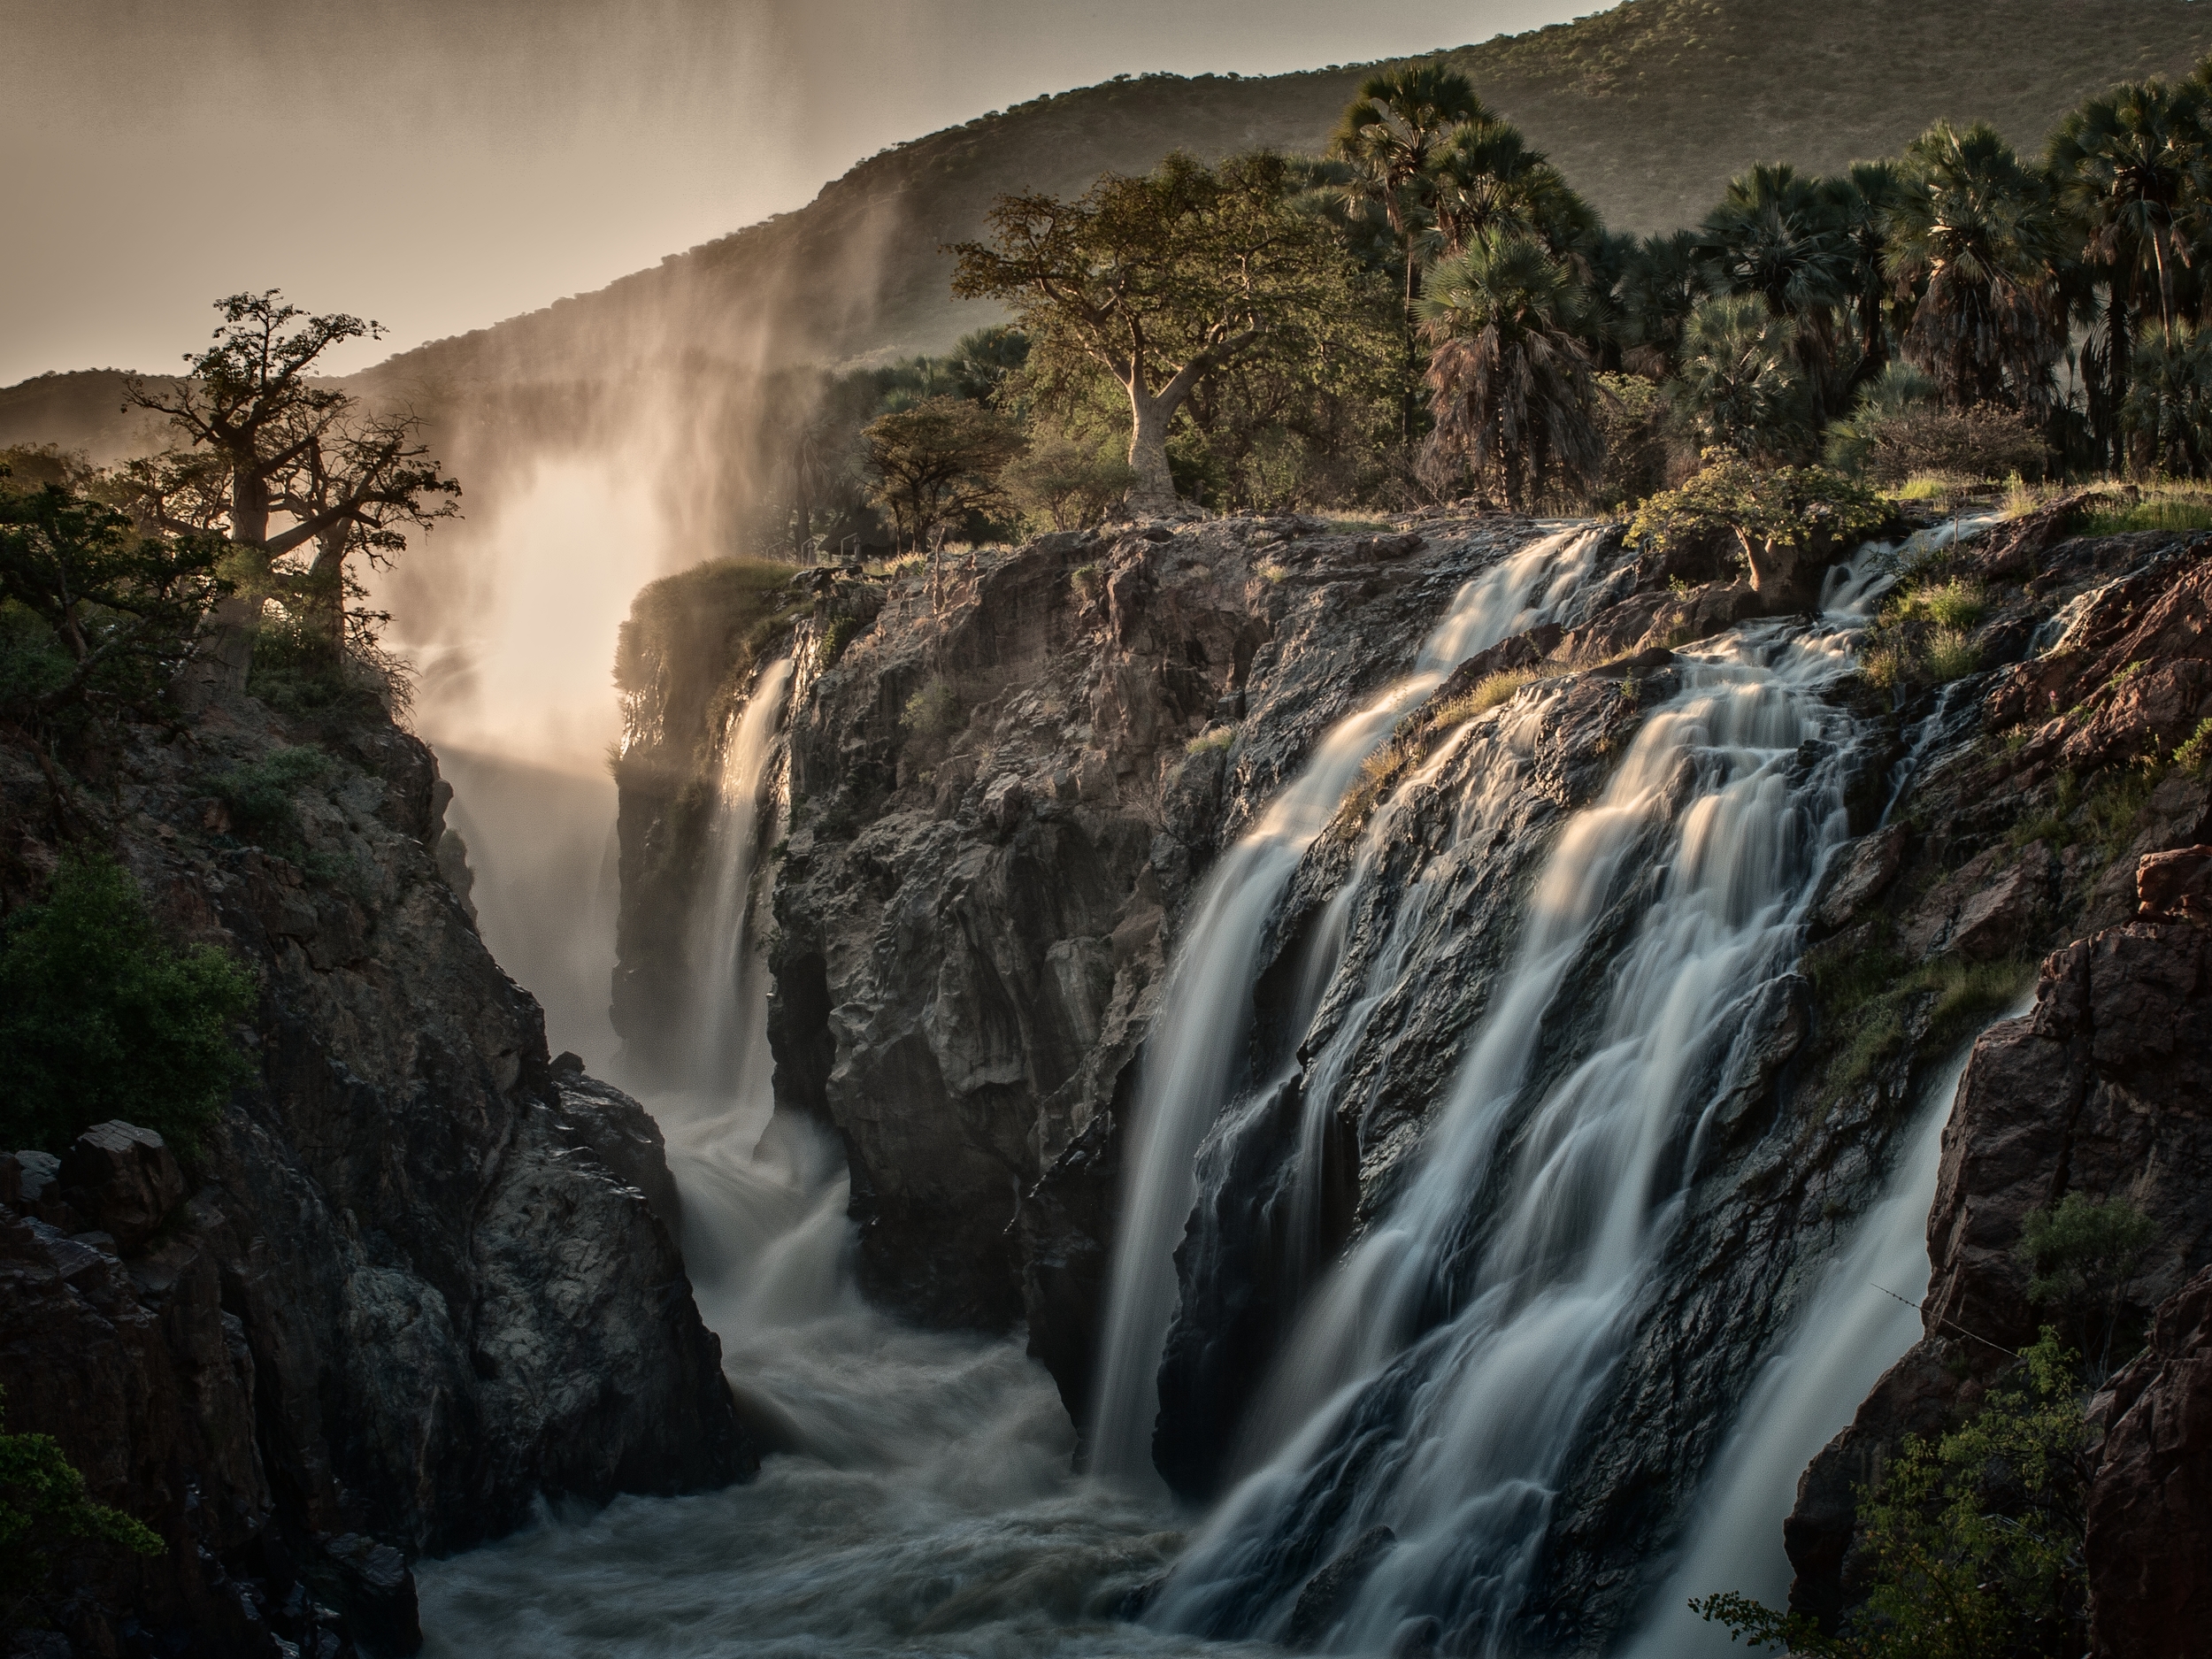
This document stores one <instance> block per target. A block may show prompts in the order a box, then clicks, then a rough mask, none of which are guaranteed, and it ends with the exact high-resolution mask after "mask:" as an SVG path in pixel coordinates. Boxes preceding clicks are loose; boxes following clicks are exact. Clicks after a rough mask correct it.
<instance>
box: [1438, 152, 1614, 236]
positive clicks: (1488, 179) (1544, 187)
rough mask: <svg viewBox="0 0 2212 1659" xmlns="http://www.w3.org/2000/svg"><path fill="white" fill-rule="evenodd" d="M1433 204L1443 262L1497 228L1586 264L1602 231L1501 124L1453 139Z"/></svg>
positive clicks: (1543, 162) (1556, 174)
mask: <svg viewBox="0 0 2212 1659" xmlns="http://www.w3.org/2000/svg"><path fill="white" fill-rule="evenodd" d="M1432 213H1433V217H1434V219H1435V221H1436V228H1435V233H1434V234H1435V241H1436V243H1437V248H1438V252H1439V253H1440V256H1441V257H1445V258H1450V257H1455V256H1456V255H1458V254H1460V253H1462V252H1463V251H1464V250H1466V249H1467V247H1468V246H1469V245H1470V244H1471V243H1472V242H1474V241H1475V239H1476V238H1477V237H1479V236H1480V235H1481V234H1483V232H1485V231H1486V230H1488V229H1490V228H1491V227H1499V228H1501V229H1504V230H1509V231H1511V232H1513V233H1515V234H1518V235H1523V236H1532V237H1534V238H1535V239H1536V240H1537V241H1539V242H1542V243H1543V244H1544V245H1545V246H1546V247H1548V248H1549V249H1550V250H1552V251H1553V252H1554V253H1555V254H1559V255H1562V256H1568V257H1571V256H1583V257H1586V254H1587V251H1588V250H1589V248H1590V247H1591V245H1592V244H1593V243H1594V242H1596V240H1597V238H1598V236H1599V235H1600V234H1601V233H1602V230H1603V227H1602V225H1601V223H1600V221H1599V219H1598V215H1597V211H1596V210H1595V209H1594V208H1593V207H1592V206H1591V205H1590V204H1588V203H1587V202H1586V201H1584V200H1583V199H1582V198H1581V197H1580V196H1577V195H1576V194H1575V192H1574V190H1573V189H1572V188H1571V187H1570V186H1569V184H1568V183H1567V180H1566V179H1565V178H1564V177H1563V175H1562V174H1561V173H1560V171H1559V169H1558V168H1556V167H1555V166H1553V165H1551V163H1550V162H1549V161H1548V160H1547V159H1546V158H1545V156H1544V152H1543V151H1542V150H1534V149H1532V148H1530V146H1529V142H1528V141H1527V140H1526V139H1525V138H1524V137H1523V136H1522V135H1521V133H1520V129H1519V128H1517V127H1513V126H1511V125H1510V124H1509V123H1507V122H1504V121H1493V120H1484V121H1478V122H1476V123H1474V124H1472V125H1471V126H1467V127H1460V128H1459V129H1458V130H1457V131H1456V132H1455V133H1454V134H1452V135H1451V142H1449V143H1448V144H1446V145H1445V146H1444V149H1443V150H1442V152H1441V153H1440V155H1439V156H1438V157H1437V158H1436V164H1435V182H1434V185H1433V188H1432Z"/></svg>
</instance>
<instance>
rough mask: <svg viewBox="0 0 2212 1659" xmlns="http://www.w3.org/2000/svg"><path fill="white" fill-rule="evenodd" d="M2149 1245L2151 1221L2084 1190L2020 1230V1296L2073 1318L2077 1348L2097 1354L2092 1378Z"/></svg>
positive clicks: (2102, 1365)
mask: <svg viewBox="0 0 2212 1659" xmlns="http://www.w3.org/2000/svg"><path fill="white" fill-rule="evenodd" d="M2157 1240H2158V1224H2157V1223H2156V1222H2154V1221H2153V1220H2152V1219H2151V1218H2150V1217H2148V1216H2147V1215H2145V1214H2144V1213H2143V1212H2142V1211H2141V1210H2139V1209H2137V1208H2136V1207H2135V1205H2133V1204H2131V1203H2130V1202H2128V1201H2127V1200H2126V1199H2124V1198H2110V1199H2095V1198H2091V1197H2090V1196H2088V1195H2087V1194H2085V1193H2069V1194H2066V1196H2065V1197H2064V1198H2063V1199H2062V1200H2061V1201H2060V1202H2058V1203H2057V1204H2055V1205H2054V1206H2052V1207H2051V1208H2050V1209H2047V1210H2037V1211H2036V1212H2035V1213H2034V1214H2032V1215H2031V1216H2030V1217H2028V1218H2027V1222H2026V1225H2024V1226H2023V1227H2022V1228H2021V1230H2020V1259H2021V1260H2022V1261H2024V1262H2025V1263H2027V1264H2028V1267H2029V1268H2030V1270H2031V1271H2032V1272H2033V1273H2034V1275H2035V1276H2034V1278H2033V1279H2030V1280H2029V1282H2028V1295H2029V1297H2030V1299H2031V1300H2032V1301H2034V1302H2039V1303H2047V1304H2055V1306H2056V1307H2057V1309H2058V1310H2060V1311H2062V1313H2064V1314H2065V1315H2066V1316H2067V1317H2070V1319H2071V1320H2072V1321H2073V1323H2074V1325H2075V1329H2076V1332H2077V1333H2078V1335H2079V1336H2080V1338H2081V1340H2082V1342H2083V1344H2084V1346H2085V1351H2090V1352H2094V1353H2095V1354H2096V1356H2097V1363H2096V1369H2095V1371H2094V1374H2093V1380H2094V1381H2098V1382H2101V1381H2102V1380H2103V1379H2104V1378H2105V1376H2106V1374H2107V1373H2108V1371H2110V1370H2111V1360H2112V1340H2113V1337H2114V1336H2115V1334H2116V1333H2117V1332H2118V1330H2119V1325H2120V1316H2121V1314H2122V1313H2123V1311H2124V1310H2125V1308H2126V1304H2127V1293H2128V1287H2129V1286H2131V1285H2132V1284H2133V1283H2134V1282H2135V1276H2136V1274H2137V1273H2139V1271H2142V1266H2143V1258H2144V1257H2145V1256H2147V1255H2148V1254H2149V1253H2150V1248H2151V1246H2152V1245H2153V1244H2154V1243H2156V1242H2157Z"/></svg>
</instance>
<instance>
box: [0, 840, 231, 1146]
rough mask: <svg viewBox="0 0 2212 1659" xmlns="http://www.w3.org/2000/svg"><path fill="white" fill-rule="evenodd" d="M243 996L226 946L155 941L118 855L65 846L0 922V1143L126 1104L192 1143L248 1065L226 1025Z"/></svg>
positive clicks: (114, 1111) (53, 1130)
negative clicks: (30, 895) (37, 898)
mask: <svg viewBox="0 0 2212 1659" xmlns="http://www.w3.org/2000/svg"><path fill="white" fill-rule="evenodd" d="M254 1002H255V988H254V982H253V979H252V977H251V976H250V974H249V973H247V972H246V971H245V969H244V968H242V966H240V965H239V964H238V963H237V962H236V961H235V960H234V959H233V958H232V957H231V956H228V955H227V953H225V952H223V951H221V950H218V949H214V948H213V947H211V946H207V945H199V946H195V947H193V948H192V949H188V950H181V951H180V950H176V949H171V948H170V947H169V946H168V945H166V944H165V942H163V941H162V940H161V938H160V937H159V935H158V934H157V933H156V931H155V929H154V925H153V921H152V918H150V916H149V915H148V914H147V911H146V904H145V900H144V899H143V897H142V895H140V893H139V891H138V887H137V885H136V884H135V883H134V882H133V881H132V879H131V878H130V876H129V874H128V873H127V872H125V871H124V870H123V869H122V867H121V866H119V864H115V863H114V862H113V861H112V860H111V859H107V858H102V857H96V856H78V855H75V854H71V855H68V856H65V857H64V858H63V860H62V864H61V867H60V869H59V870H58V871H57V872H55V876H54V880H53V885H52V887H51V888H50V891H49V892H48V894H47V895H46V897H45V899H44V900H43V901H42V902H39V903H35V904H29V905H26V906H24V907H23V908H22V909H21V910H18V911H16V913H15V914H14V915H12V916H11V917H9V918H7V920H6V921H5V923H4V924H0V1075H4V1076H5V1077H6V1079H8V1087H7V1088H6V1090H5V1092H4V1094H0V1146H7V1147H15V1148H36V1149H38V1150H41V1151H46V1152H59V1151H60V1150H61V1149H62V1148H65V1147H66V1146H67V1145H68V1144H69V1143H70V1142H71V1141H73V1140H74V1139H76V1137H77V1136H78V1135H79V1134H81V1133H83V1131H84V1130H85V1129H87V1128H88V1127H89V1126H90V1125H93V1124H96V1123H104V1122H105V1121H107V1120H108V1119H109V1118H127V1119H128V1120H129V1121H131V1122H132V1123H134V1124H139V1125H142V1126H144V1127H145V1128H148V1129H151V1130H154V1131H155V1132H157V1133H159V1134H160V1135H162V1136H163V1137H164V1138H165V1140H167V1141H170V1142H171V1143H172V1144H173V1145H174V1146H175V1147H176V1148H178V1150H179V1151H180V1152H182V1153H184V1154H186V1155H190V1154H191V1153H193V1152H194V1151H195V1150H196V1148H197V1147H198V1144H199V1140H200V1135H201V1133H202V1132H203V1131H204V1130H205V1129H206V1128H207V1127H208V1126H209V1125H211V1124H212V1123H213V1122H214V1121H215V1116H216V1114H217V1113H218V1112H219V1110H221V1109H222V1105H223V1102H224V1100H225V1099H226V1098H227V1096H228V1094H229V1093H230V1090H231V1087H232V1086H233V1085H234V1084H235V1083H237V1082H239V1081H241V1080H242V1079H244V1078H245V1077H246V1076H247V1075H248V1071H249V1068H248V1065H247V1063H246V1060H245V1057H244V1056H242V1055H241V1054H240V1053H239V1051H238V1048H237V1045H236V1044H235V1043H234V1042H233V1041H232V1040H231V1035H230V1026H231V1025H232V1024H233V1022H234V1021H237V1020H240V1019H243V1018H246V1016H247V1015H248V1014H249V1013H250V1012H251V1011H252V1009H253V1006H254Z"/></svg>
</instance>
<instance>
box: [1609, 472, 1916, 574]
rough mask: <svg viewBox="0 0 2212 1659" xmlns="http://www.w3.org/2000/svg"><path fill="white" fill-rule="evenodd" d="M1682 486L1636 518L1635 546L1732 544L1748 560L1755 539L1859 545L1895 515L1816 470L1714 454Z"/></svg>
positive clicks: (1632, 528)
mask: <svg viewBox="0 0 2212 1659" xmlns="http://www.w3.org/2000/svg"><path fill="white" fill-rule="evenodd" d="M1704 459H1705V465H1704V467H1703V469H1702V470H1701V471H1700V472H1698V473H1697V474H1696V475H1695V476H1694V477H1692V478H1690V479H1688V480H1686V481H1685V482H1684V483H1683V485H1682V487H1681V488H1679V489H1670V490H1663V491H1662V492H1660V493H1659V494H1658V495H1654V496H1652V497H1651V498H1650V499H1649V500H1647V501H1646V502H1644V503H1642V504H1641V505H1640V506H1639V507H1638V508H1637V509H1636V514H1635V517H1634V518H1632V519H1630V521H1629V526H1628V535H1627V541H1628V544H1629V545H1630V546H1631V547H1637V548H1648V549H1651V550H1653V551H1654V552H1657V553H1664V552H1666V551H1667V550H1668V549H1671V548H1672V547H1675V546H1678V545H1680V544H1684V543H1701V542H1710V541H1728V540H1733V541H1735V542H1736V544H1737V545H1738V547H1739V548H1740V549H1741V550H1742V552H1743V555H1744V557H1745V558H1746V559H1747V560H1748V558H1749V557H1750V553H1751V549H1752V546H1753V544H1754V543H1755V542H1764V543H1766V544H1768V545H1770V546H1774V547H1802V546H1804V545H1805V544H1807V543H1808V542H1809V541H1811V540H1812V539H1813V537H1815V536H1816V535H1819V534H1825V535H1828V536H1830V537H1832V538H1833V539H1835V540H1837V541H1841V542H1844V543H1850V542H1854V541H1859V540H1861V539H1863V538H1864V537H1866V536H1868V535H1870V534H1873V533H1874V532H1875V531H1876V530H1878V529H1879V528H1880V527H1881V526H1882V525H1883V524H1884V523H1886V521H1887V519H1888V517H1889V514H1888V511H1887V510H1886V509H1885V508H1884V507H1883V506H1882V504H1881V503H1880V502H1879V501H1878V500H1877V499H1876V498H1875V496H1874V494H1873V492H1872V491H1870V490H1869V489H1866V488H1863V486H1861V485H1859V484H1856V483H1854V482H1853V481H1852V480H1849V479H1847V478H1843V477H1840V476H1839V475H1838V474H1836V473H1834V472H1827V471H1825V470H1824V469H1823V468H1820V467H1817V466H1806V467H1794V466H1778V467H1762V466H1759V465H1755V464H1754V463H1752V462H1750V461H1747V460H1746V459H1744V458H1743V457H1740V456H1736V455H1730V454H1726V453H1724V452H1722V451H1719V450H1714V449H1709V450H1707V451H1706V453H1705V457H1704Z"/></svg>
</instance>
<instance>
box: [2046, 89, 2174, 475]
mask: <svg viewBox="0 0 2212 1659" xmlns="http://www.w3.org/2000/svg"><path fill="white" fill-rule="evenodd" d="M2200 73H2201V72H2200ZM2207 147H2208V141H2207V133H2206V92H2205V89H2204V88H2201V87H2199V86H2197V85H2195V84H2194V83H2191V82H2185V83H2184V84H2182V85H2181V86H2179V87H2169V86H2167V85H2166V83H2165V82H2163V81H2147V82H2145V83H2143V84H2140V85H2137V86H2124V87H2117V88H2114V89H2113V90H2112V91H2111V92H2110V93H2108V94H2107V95H2106V96H2103V97H2100V98H2092V99H2090V100H2089V102H2088V103H2086V104H2083V105H2082V106H2081V107H2080V108H2079V109H2078V110H2076V111H2073V112H2072V113H2071V114H2070V115H2068V116H2067V118H2066V119H2064V120H2063V121H2062V122H2060V123H2059V127H2058V130H2057V131H2056V132H2055V133H2054V134H2052V135H2051V143H2050V157H2049V159H2050V171H2051V176H2052V178H2053V180H2054V181H2055V183H2056V185H2057V188H2058V195H2059V201H2060V204H2061V205H2062V207H2063V208H2064V209H2065V210H2066V211H2067V214H2068V217H2069V219H2070V223H2069V225H2068V227H2067V228H2068V229H2069V230H2070V232H2071V233H2072V234H2074V235H2075V236H2076V237H2078V239H2079V243H2080V247H2081V257H2082V258H2084V259H2085V260H2087V261H2088V262H2089V263H2090V264H2091V265H2093V266H2094V267H2096V268H2097V270H2098V271H2099V272H2100V273H2101V278H2102V286H2103V288H2104V289H2105V296H2106V299H2105V324H2106V342H2105V344H2106V351H2105V359H2104V362H2105V368H2106V373H2107V374H2108V379H2109V386H2108V392H2107V396H2106V400H2105V403H2104V407H2105V408H2106V409H2107V410H2113V411H2116V410H2117V409H2119V408H2120V407H2121V405H2122V404H2123V403H2124V402H2125V401H2126V397H2127V380H2128V372H2129V367H2130V365H2131V359H2132V355H2133V353H2132V349H2131V341H2132V340H2133V339H2134V338H2135V337H2137V336H2139V335H2140V334H2143V333H2144V332H2146V329H2145V326H2144V323H2143V321H2142V319H2139V317H2138V315H2137V312H2138V310H2139V306H2138V302H2137V299H2136V291H2137V288H2138V286H2139V282H2140V280H2141V279H2142V278H2143V277H2144V276H2146V275H2148V276H2150V277H2151V278H2152V279H2153V280H2154V283H2155V286H2156V293H2157V301H2158V316H2159V325H2160V327H2161V329H2162V332H2165V333H2168V334H2170V333H2171V332H2172V330H2173V326H2174V323H2175V320H2176V318H2177V304H2176V294H2175V285H2176V276H2177V267H2185V266H2187V265H2189V264H2190V263H2191V254H2192V250H2193V244H2194V242H2195V241H2196V239H2197V236H2198V234H2200V232H2201V230H2202V228H2203V226H2202V223H2201V219H2202V203H2203V199H2204V188H2205V185H2206V173H2207V171H2208V165H2207ZM2103 435H2106V436H2108V437H2109V436H2110V435H2111V434H2103ZM2115 458H2117V457H2115Z"/></svg>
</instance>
